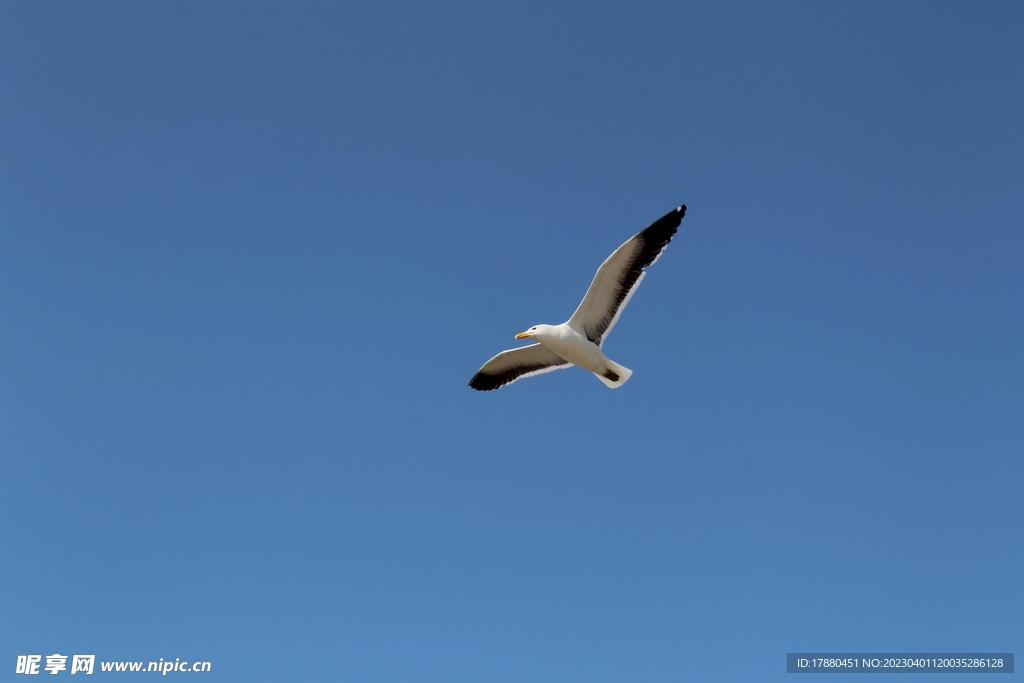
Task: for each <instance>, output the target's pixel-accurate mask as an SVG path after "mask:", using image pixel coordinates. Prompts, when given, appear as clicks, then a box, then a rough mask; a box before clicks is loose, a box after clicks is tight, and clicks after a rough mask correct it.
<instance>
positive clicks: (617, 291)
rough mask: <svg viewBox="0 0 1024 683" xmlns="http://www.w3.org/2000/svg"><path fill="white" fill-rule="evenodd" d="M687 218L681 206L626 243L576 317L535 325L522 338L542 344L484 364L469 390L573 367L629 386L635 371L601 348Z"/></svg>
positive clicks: (600, 273)
mask: <svg viewBox="0 0 1024 683" xmlns="http://www.w3.org/2000/svg"><path fill="white" fill-rule="evenodd" d="M685 214H686V206H685V205H683V206H680V207H678V208H676V209H674V210H672V211H669V212H668V213H667V214H665V215H664V216H662V217H661V218H659V219H658V220H656V221H654V222H653V223H651V224H650V225H648V226H647V227H646V228H644V229H643V230H641V231H640V232H638V233H637V234H636V235H634V236H633V237H631V238H629V239H628V240H626V242H625V244H623V245H622V246H621V247H619V248H618V249H616V250H615V251H613V252H612V255H611V256H609V257H608V258H607V259H605V262H604V263H602V264H601V267H600V268H598V269H597V274H596V275H594V281H593V282H591V283H590V289H588V290H587V295H586V296H585V297H583V301H582V302H581V303H580V305H579V308H577V309H576V312H575V313H573V314H572V317H571V318H569V319H568V320H567V321H566V322H564V323H562V324H561V325H534V326H533V327H531V328H530V329H528V330H526V332H520V333H519V334H517V335H516V339H532V340H534V341H535V342H537V343H536V344H530V345H529V346H522V347H520V348H518V349H509V350H508V351H502V352H501V353H499V354H498V355H497V356H495V357H494V358H492V359H490V360H489V361H487V362H486V363H484V366H483V367H482V368H480V370H479V372H477V373H476V374H475V375H473V379H471V380H469V386H471V387H472V388H474V389H477V390H478V391H490V390H491V389H497V388H499V387H503V386H505V385H506V384H512V382H515V381H516V380H518V379H522V378H523V377H532V376H533V375H541V374H543V373H545V372H551V371H553V370H562V369H564V368H568V367H572V366H573V365H578V366H580V367H581V368H585V369H587V370H590V371H591V372H593V373H594V374H595V375H597V378H598V379H599V380H601V381H602V382H604V383H605V385H607V386H609V387H611V388H612V389H617V388H619V387H621V386H622V385H623V384H625V383H626V380H628V379H629V378H630V376H631V375H632V374H633V371H632V370H630V369H629V368H626V367H623V366H621V365H619V364H618V363H616V362H614V361H612V360H609V359H608V357H607V356H605V355H604V353H603V352H602V351H601V345H602V344H603V343H604V340H605V338H607V336H608V333H609V332H611V331H612V328H613V327H614V326H615V323H616V322H618V320H619V315H620V314H621V313H622V309H624V308H625V307H626V304H628V303H629V299H630V297H632V296H633V293H634V292H636V288H637V287H639V286H640V281H641V280H643V279H644V275H646V273H644V268H646V267H647V266H649V265H651V264H652V263H654V262H655V261H657V260H658V257H659V256H661V252H662V251H664V250H665V247H666V246H668V243H669V241H670V240H671V239H672V236H673V235H675V234H676V230H677V229H678V228H679V224H680V223H681V222H682V220H683V216H684V215H685Z"/></svg>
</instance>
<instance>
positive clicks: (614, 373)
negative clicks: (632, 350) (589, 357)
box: [594, 361, 633, 389]
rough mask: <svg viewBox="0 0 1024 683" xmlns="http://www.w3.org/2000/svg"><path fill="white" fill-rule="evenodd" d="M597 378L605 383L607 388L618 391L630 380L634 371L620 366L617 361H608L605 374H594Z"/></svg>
mask: <svg viewBox="0 0 1024 683" xmlns="http://www.w3.org/2000/svg"><path fill="white" fill-rule="evenodd" d="M594 374H595V375H597V378H598V379H599V380H601V381H602V382H604V383H605V386H607V387H609V388H611V389H618V388H619V387H621V386H622V385H623V384H625V383H626V380H627V379H629V378H630V376H631V375H632V374H633V371H632V370H630V369H629V368H627V367H624V366H622V365H619V364H618V363H616V362H615V361H608V367H607V368H605V371H604V374H600V373H596V372H595V373H594Z"/></svg>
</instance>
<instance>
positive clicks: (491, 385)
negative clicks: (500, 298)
mask: <svg viewBox="0 0 1024 683" xmlns="http://www.w3.org/2000/svg"><path fill="white" fill-rule="evenodd" d="M571 365H572V363H570V362H569V361H567V360H566V359H564V358H562V357H561V356H559V355H558V354H557V353H555V352H554V351H552V350H551V349H549V348H548V347H546V346H543V345H542V344H531V345H530V346H523V347H521V348H518V349H509V350H508V351H502V352H501V353H499V354H498V355H497V356H495V357H494V358H492V359H490V360H489V361H487V362H486V363H484V366H483V367H482V368H480V371H479V372H477V373H476V374H475V375H473V379H471V380H469V386H471V387H473V388H474V389H477V390H479V391H490V390H491V389H497V388H498V387H502V386H505V385H506V384H512V382H515V381H516V380H517V379H521V378H523V377H530V376H531V375H540V374H543V373H545V372H551V371H552V370H561V369H563V368H567V367H569V366H571Z"/></svg>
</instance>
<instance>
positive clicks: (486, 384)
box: [469, 372, 501, 391]
mask: <svg viewBox="0 0 1024 683" xmlns="http://www.w3.org/2000/svg"><path fill="white" fill-rule="evenodd" d="M469 386H470V388H472V389H476V390H477V391H491V390H492V389H497V388H498V387H500V386H501V384H499V383H498V378H497V377H492V376H491V375H482V374H480V373H479V372H478V373H476V374H475V375H473V379H471V380H469Z"/></svg>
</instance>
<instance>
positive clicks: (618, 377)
mask: <svg viewBox="0 0 1024 683" xmlns="http://www.w3.org/2000/svg"><path fill="white" fill-rule="evenodd" d="M525 334H527V335H528V336H529V338H530V339H532V340H533V341H536V342H538V343H540V344H543V345H544V346H546V347H547V348H549V349H551V350H552V351H554V352H555V353H557V354H558V355H559V356H561V357H562V358H564V359H565V360H567V361H569V362H570V363H572V364H573V365H578V366H580V367H581V368H585V369H587V370H590V371H591V372H592V373H594V374H595V375H597V378H598V379H599V380H601V381H602V382H604V383H605V384H606V385H608V386H609V387H611V388H613V389H615V388H618V387H621V386H622V385H623V384H625V383H626V380H627V379H629V377H630V375H632V374H633V371H632V370H630V369H629V368H626V367H623V366H621V365H619V364H618V363H616V362H615V361H613V360H611V359H609V358H608V356H606V355H604V352H603V351H601V347H600V346H598V345H597V344H595V343H594V342H592V341H590V340H589V339H587V337H586V335H584V334H582V333H581V332H579V331H578V330H576V329H575V328H574V327H573V326H572V325H571V324H569V323H562V324H561V325H537V326H535V327H531V328H530V329H529V330H528V332H527V333H525ZM613 376H614V377H615V379H612V377H613Z"/></svg>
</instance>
